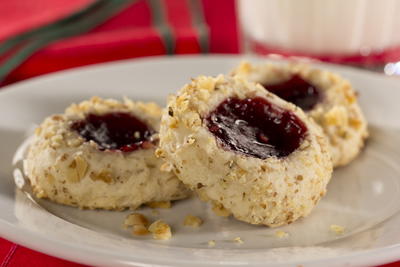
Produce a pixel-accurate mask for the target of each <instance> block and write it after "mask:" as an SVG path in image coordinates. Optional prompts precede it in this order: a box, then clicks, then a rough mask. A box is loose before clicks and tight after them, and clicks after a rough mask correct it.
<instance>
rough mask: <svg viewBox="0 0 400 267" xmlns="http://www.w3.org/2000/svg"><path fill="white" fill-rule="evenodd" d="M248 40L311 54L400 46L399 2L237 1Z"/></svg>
mask: <svg viewBox="0 0 400 267" xmlns="http://www.w3.org/2000/svg"><path fill="white" fill-rule="evenodd" d="M238 11H239V16H240V21H241V26H242V30H243V31H244V35H245V37H246V38H248V40H254V41H257V42H259V43H262V44H265V45H267V46H269V47H275V48H280V49H285V50H289V51H294V52H300V53H307V54H314V55H319V54H340V55H346V54H358V53H361V54H362V55H364V54H368V53H369V52H372V51H373V52H379V51H382V50H384V49H387V48H390V47H393V46H396V45H400V0H238Z"/></svg>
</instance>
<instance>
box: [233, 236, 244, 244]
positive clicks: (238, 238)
mask: <svg viewBox="0 0 400 267" xmlns="http://www.w3.org/2000/svg"><path fill="white" fill-rule="evenodd" d="M233 241H234V242H236V243H238V244H243V243H244V242H243V240H242V239H241V238H240V237H235V238H234V239H233Z"/></svg>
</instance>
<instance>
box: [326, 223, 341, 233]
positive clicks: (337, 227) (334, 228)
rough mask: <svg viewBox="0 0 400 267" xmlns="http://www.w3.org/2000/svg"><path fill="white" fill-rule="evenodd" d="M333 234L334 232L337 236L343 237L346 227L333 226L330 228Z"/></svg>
mask: <svg viewBox="0 0 400 267" xmlns="http://www.w3.org/2000/svg"><path fill="white" fill-rule="evenodd" d="M329 228H330V229H331V231H332V232H334V233H335V234H337V235H342V234H344V227H343V226H340V225H337V224H332V225H331V226H330V227H329Z"/></svg>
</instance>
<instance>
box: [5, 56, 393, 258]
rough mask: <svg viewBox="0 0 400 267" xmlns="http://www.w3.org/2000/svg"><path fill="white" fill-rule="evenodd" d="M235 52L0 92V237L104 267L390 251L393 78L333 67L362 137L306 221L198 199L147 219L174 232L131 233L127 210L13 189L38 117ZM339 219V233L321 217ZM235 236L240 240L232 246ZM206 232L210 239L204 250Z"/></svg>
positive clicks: (163, 84) (147, 90)
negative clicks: (363, 128)
mask: <svg viewBox="0 0 400 267" xmlns="http://www.w3.org/2000/svg"><path fill="white" fill-rule="evenodd" d="M240 60H241V58H239V57H234V56H209V57H161V58H151V59H140V60H132V61H123V62H116V63H109V64H103V65H97V66H90V67H85V68H79V69H75V70H71V71H65V72H60V73H57V74H54V75H48V76H44V77H39V78H37V79H32V80H29V81H26V82H21V83H19V84H16V85H12V86H9V87H8V88H5V89H3V90H2V91H1V92H0V114H1V117H0V144H1V152H0V153H1V157H0V211H1V213H0V236H3V237H5V238H7V239H10V240H12V241H15V242H17V243H20V244H22V245H25V246H28V247H30V248H33V249H36V250H39V251H42V252H45V253H47V254H50V255H54V256H58V257H62V258H65V259H69V260H72V261H77V262H81V263H86V264H92V265H108V266H226V265H235V266H243V265H250V266H266V265H270V266H296V265H297V264H301V265H303V266H343V265H345V264H347V265H346V266H364V265H375V264H383V263H386V262H390V261H395V260H398V259H400V227H399V225H400V214H399V210H400V165H399V162H400V161H399V160H400V151H399V148H400V118H399V116H400V104H399V101H400V80H397V79H395V78H388V77H384V76H383V75H379V74H375V73H370V72H364V71H360V70H356V69H351V68H344V67H339V66H330V65H322V67H324V68H328V69H331V70H333V71H336V72H339V73H341V74H342V75H343V76H344V77H346V78H348V79H349V80H350V81H351V82H352V83H353V84H354V86H355V88H356V89H357V90H359V92H360V99H361V105H362V107H363V109H364V111H365V113H366V116H367V118H368V120H369V122H370V131H371V138H370V139H369V141H368V144H367V146H366V149H365V150H364V151H363V153H362V155H360V157H359V158H358V159H356V160H355V161H354V162H353V163H352V164H351V165H350V166H348V167H345V168H340V169H337V170H336V171H335V173H334V177H333V178H332V181H331V183H330V184H329V188H328V194H327V195H326V197H325V198H324V199H323V200H322V201H321V202H320V204H319V205H318V207H317V208H316V209H315V210H314V212H313V213H312V214H311V215H310V216H309V217H308V218H305V219H302V220H299V221H297V222H295V223H294V224H292V225H290V226H285V227H281V228H280V229H279V230H282V231H285V232H287V233H289V236H288V237H286V238H278V237H277V236H276V235H275V232H276V231H277V229H269V228H266V227H258V226H252V225H248V224H245V223H242V222H239V221H236V220H234V219H232V218H220V217H217V216H215V215H214V214H213V213H212V212H210V209H209V207H208V206H207V204H205V203H201V202H200V201H198V200H197V199H190V200H186V201H180V202H177V203H176V204H175V205H174V206H173V208H172V209H170V210H160V214H159V215H154V214H153V213H152V212H151V210H149V209H146V208H144V209H142V210H141V212H143V213H144V214H146V215H148V216H149V217H150V218H152V219H155V218H162V219H164V220H165V221H167V222H168V223H170V224H171V225H172V228H173V230H174V234H173V238H172V239H171V240H169V241H155V240H152V239H151V238H149V237H146V238H136V237H133V236H131V235H130V233H129V232H128V231H126V230H124V229H123V228H122V227H121V224H122V222H123V220H124V217H125V216H126V215H127V214H128V213H129V211H126V212H109V211H82V210H78V209H75V208H71V207H66V206H62V205H57V204H53V203H51V202H49V201H45V200H35V199H32V198H30V197H29V195H26V194H25V193H23V192H22V191H20V190H18V189H16V188H15V185H14V181H13V176H12V172H13V166H12V164H11V160H12V157H13V155H14V153H15V151H16V149H17V147H18V146H19V145H20V144H21V143H22V141H23V140H24V139H25V138H26V135H27V133H28V132H29V131H30V129H32V128H33V127H34V126H35V125H36V124H38V123H40V122H41V121H42V120H43V119H44V118H45V117H46V116H48V115H50V114H53V113H60V112H62V111H63V110H64V108H65V107H66V106H68V105H69V104H71V103H72V102H77V101H81V100H83V99H87V98H89V97H90V96H93V95H98V96H101V97H114V98H121V96H124V95H125V96H128V97H131V98H133V99H137V100H144V101H146V100H155V101H157V102H159V103H160V104H164V102H165V97H166V96H167V94H169V93H172V92H174V91H176V90H177V89H179V88H180V87H181V86H182V85H183V84H184V83H186V82H188V81H189V79H190V77H193V76H196V75H199V74H212V75H215V74H219V73H226V72H227V71H229V70H230V69H231V68H232V67H233V66H234V65H236V64H237V63H238V62H239V61H240ZM189 213H190V214H195V215H198V216H200V217H202V218H203V219H204V221H205V223H204V225H203V226H202V227H200V228H198V229H192V228H186V227H183V226H182V220H183V218H184V216H185V215H187V214H189ZM332 224H337V225H341V226H344V227H345V233H344V234H343V235H337V234H335V233H334V232H332V231H331V230H330V225H332ZM235 237H240V238H241V239H242V240H243V241H244V243H243V244H238V243H235V242H233V239H234V238H235ZM209 240H215V241H216V246H215V247H213V248H210V247H208V245H207V243H208V241H209Z"/></svg>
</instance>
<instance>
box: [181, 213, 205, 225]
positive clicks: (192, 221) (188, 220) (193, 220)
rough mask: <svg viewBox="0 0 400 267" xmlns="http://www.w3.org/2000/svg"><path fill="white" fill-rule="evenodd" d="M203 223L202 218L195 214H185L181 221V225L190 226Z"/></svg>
mask: <svg viewBox="0 0 400 267" xmlns="http://www.w3.org/2000/svg"><path fill="white" fill-rule="evenodd" d="M202 224H203V220H202V219H201V218H199V217H197V216H193V215H190V214H189V215H187V216H186V217H185V220H184V221H183V225H185V226H191V227H199V226H200V225H202Z"/></svg>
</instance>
